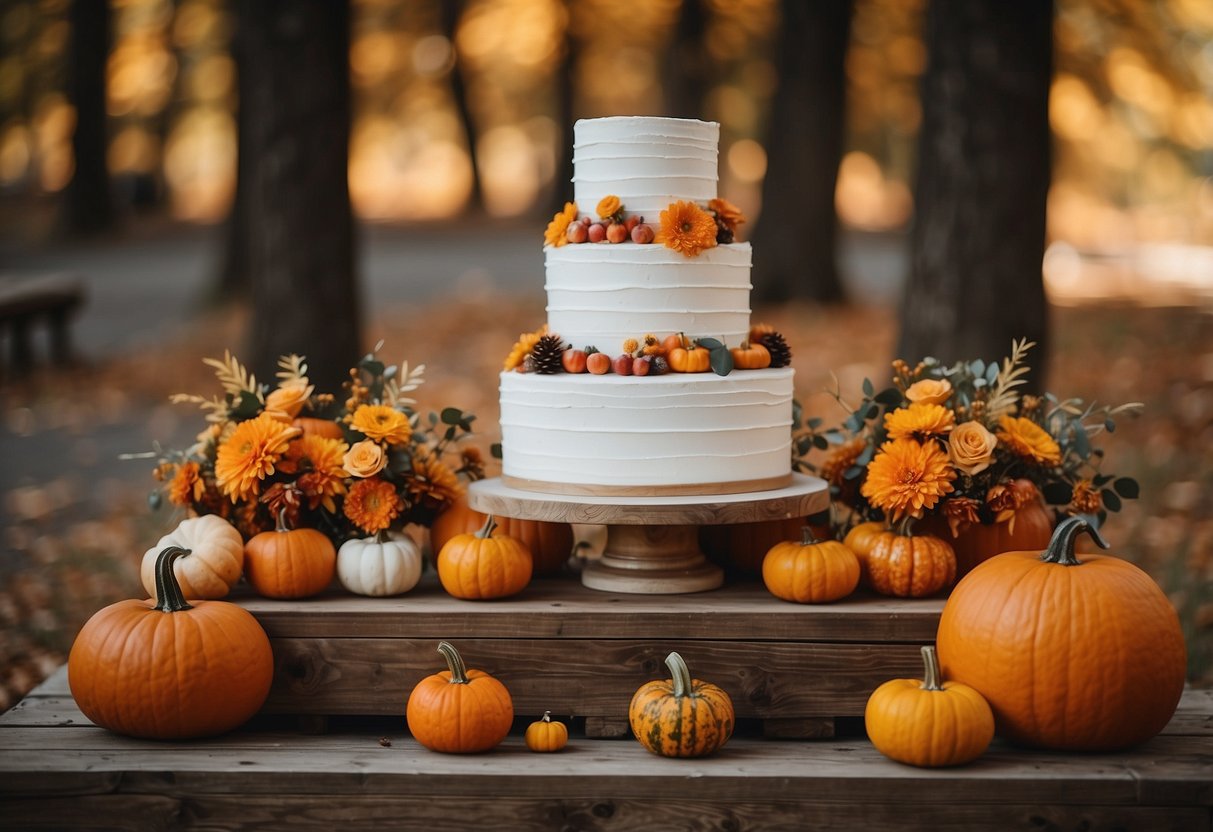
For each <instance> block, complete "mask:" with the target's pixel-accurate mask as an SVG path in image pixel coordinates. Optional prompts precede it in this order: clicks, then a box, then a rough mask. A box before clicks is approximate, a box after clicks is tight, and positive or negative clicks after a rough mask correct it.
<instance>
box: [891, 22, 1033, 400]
mask: <svg viewBox="0 0 1213 832" xmlns="http://www.w3.org/2000/svg"><path fill="white" fill-rule="evenodd" d="M1052 35H1053V3H1052V2H1051V0H1025V1H1024V2H1022V3H987V2H985V0H933V2H932V3H931V5H930V8H929V10H928V12H927V17H926V42H927V54H928V66H927V70H926V74H925V75H924V76H923V81H922V101H923V128H922V135H921V138H920V139H919V151H918V155H919V158H918V171H917V177H916V178H917V182H916V184H915V189H914V191H915V217H914V223H913V227H912V229H911V235H910V257H911V262H910V278H909V282H908V285H907V286H906V292H905V299H904V300H903V302H902V309H901V321H902V329H901V343H900V345H899V348H898V354H899V355H900V356H902V357H903V358H905V359H906V360H907V361H909V362H911V363H914V361H916V360H917V359H919V358H921V357H923V356H926V355H933V356H935V357H936V358H938V359H940V360H941V361H944V362H946V363H951V362H953V361H957V360H961V359H975V358H983V359H986V360H992V359H998V358H1000V357H1002V356H1004V355H1006V354H1007V352H1008V351H1009V349H1010V347H1011V340H1012V339H1014V338H1024V337H1026V338H1029V339H1031V340H1033V341H1035V342H1036V343H1037V344H1038V350H1037V355H1038V356H1039V355H1041V354H1042V353H1043V350H1044V346H1045V344H1044V342H1045V337H1046V301H1045V293H1044V282H1043V277H1042V273H1041V260H1042V258H1043V255H1044V245H1045V199H1046V197H1047V194H1048V189H1049V176H1050V149H1049V141H1050V138H1049V83H1050V81H1051V79H1052V69H1053V39H1052ZM1032 366H1033V368H1034V370H1035V371H1036V375H1035V377H1034V378H1033V379H1032V380H1031V381H1030V383H1031V384H1035V385H1037V386H1038V385H1039V382H1040V377H1041V372H1040V371H1041V370H1042V367H1041V363H1040V361H1039V360H1038V361H1035V362H1033V365H1032ZM1038 389H1039V388H1038Z"/></svg>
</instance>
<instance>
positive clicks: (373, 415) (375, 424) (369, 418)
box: [350, 404, 413, 445]
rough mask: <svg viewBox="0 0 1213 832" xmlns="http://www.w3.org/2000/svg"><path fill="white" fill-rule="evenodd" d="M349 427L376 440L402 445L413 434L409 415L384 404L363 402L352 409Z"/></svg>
mask: <svg viewBox="0 0 1213 832" xmlns="http://www.w3.org/2000/svg"><path fill="white" fill-rule="evenodd" d="M350 427H352V428H353V429H354V430H356V431H358V432H359V433H361V434H363V435H364V436H366V438H367V439H374V440H375V441H376V442H386V443H387V444H389V445H403V444H404V443H405V442H408V441H409V437H411V436H412V435H413V426H412V425H410V424H409V417H408V416H405V415H404V414H403V413H401V412H400V411H399V410H397V409H396V408H394V407H388V406H387V405H385V404H364V405H360V406H359V407H358V409H357V410H355V411H354V415H353V417H352V418H351V419H350Z"/></svg>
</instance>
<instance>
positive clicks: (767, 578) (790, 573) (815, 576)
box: [762, 526, 859, 604]
mask: <svg viewBox="0 0 1213 832" xmlns="http://www.w3.org/2000/svg"><path fill="white" fill-rule="evenodd" d="M762 582H763V583H764V584H766V587H767V589H768V590H770V592H771V594H772V595H774V596H775V597H776V598H782V599H783V600H785V601H795V602H796V603H798V604H821V603H825V602H827V601H837V600H838V599H839V598H845V597H846V596H848V595H850V594H851V593H852V592H854V591H855V587H856V586H858V585H859V559H858V558H857V557H855V553H854V552H852V551H851V550H850V549H848V548H847V547H846V546H845V545H844V544H842V543H839V542H838V541H837V540H818V539H817V538H816V537H814V535H813V530H812V528H810V527H809V526H805V527H804V529H803V530H802V537H801V539H800V540H794V541H788V542H785V543H777V544H775V546H773V547H772V548H771V551H770V552H768V553H767V556H766V560H764V561H763V562H762Z"/></svg>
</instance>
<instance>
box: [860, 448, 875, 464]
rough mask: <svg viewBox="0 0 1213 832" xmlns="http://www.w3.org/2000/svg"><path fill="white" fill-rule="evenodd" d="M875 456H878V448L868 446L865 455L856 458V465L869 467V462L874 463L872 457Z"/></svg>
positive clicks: (864, 450)
mask: <svg viewBox="0 0 1213 832" xmlns="http://www.w3.org/2000/svg"><path fill="white" fill-rule="evenodd" d="M874 456H876V446H875V445H868V446H867V447H866V448H864V449H863V453H861V454H860V455H859V456H858V457H856V458H855V464H856V465H867V464H868V463H869V462H871V461H872V457H874Z"/></svg>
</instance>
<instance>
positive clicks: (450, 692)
mask: <svg viewBox="0 0 1213 832" xmlns="http://www.w3.org/2000/svg"><path fill="white" fill-rule="evenodd" d="M438 652H439V653H441V654H442V657H443V658H444V659H446V666H447V669H446V670H444V671H442V672H440V673H435V674H434V675H433V676H427V677H425V678H424V679H422V680H421V681H420V682H418V683H417V687H415V688H413V692H412V693H410V694H409V701H408V705H407V706H406V708H405V719H407V720H408V724H409V731H410V732H411V733H412V735H413V738H414V739H415V740H417V742H419V743H421V744H422V745H424V746H425V747H426V748H428V749H430V750H431V751H443V752H446V753H448V754H474V753H476V752H480V751H488V750H489V749H490V748H493V747H494V746H496V745H497V744H498V743H499V742H501V741H502V740H503V739H505V735H506V734H508V733H509V732H510V727H511V726H512V725H513V723H514V702H513V700H512V699H511V698H510V692H509V691H508V690H506V688H505V685H503V684H501V682H499V681H497V680H496V679H494V678H493V677H492V676H490V675H489V674H487V673H485V672H484V671H483V670H468V669H467V666H466V665H465V664H464V663H463V658H462V657H461V656H460V655H459V651H458V650H456V649H455V648H454V646H453V645H451V644H449V643H447V642H445V641H444V642H442V643H440V644H439V645H438Z"/></svg>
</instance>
